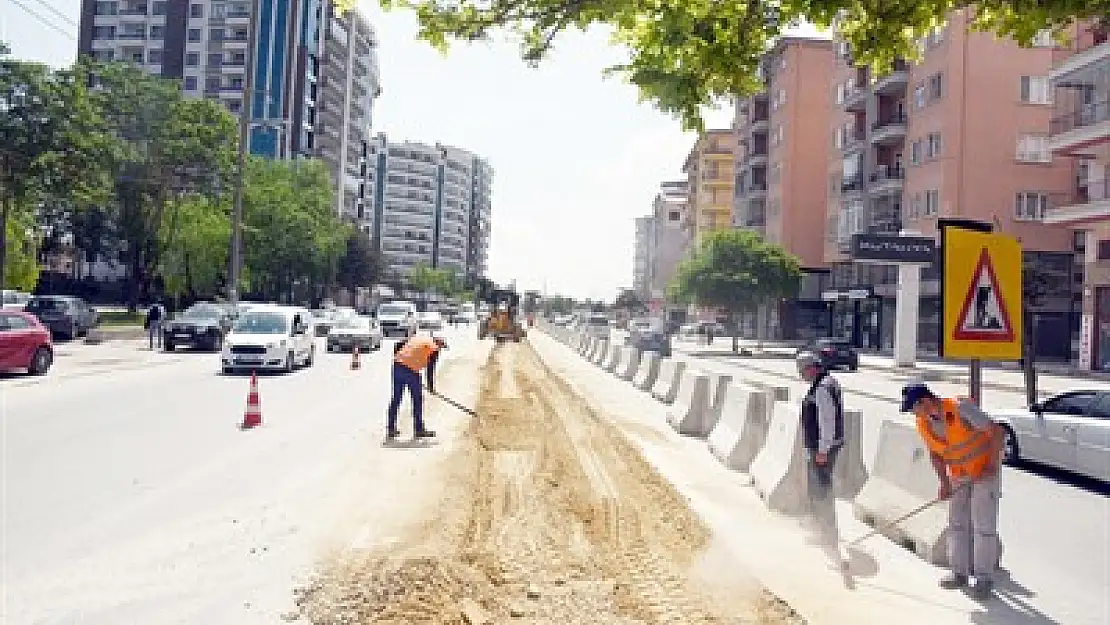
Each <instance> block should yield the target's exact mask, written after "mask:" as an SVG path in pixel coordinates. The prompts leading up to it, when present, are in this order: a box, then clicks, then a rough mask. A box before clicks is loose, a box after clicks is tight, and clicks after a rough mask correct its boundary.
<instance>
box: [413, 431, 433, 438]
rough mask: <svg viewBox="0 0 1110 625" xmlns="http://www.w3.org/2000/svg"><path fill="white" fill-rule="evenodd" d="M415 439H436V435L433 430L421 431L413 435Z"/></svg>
mask: <svg viewBox="0 0 1110 625" xmlns="http://www.w3.org/2000/svg"><path fill="white" fill-rule="evenodd" d="M412 437H413V438H435V437H436V433H435V431H433V430H420V431H419V432H416V433H414V434H413V435H412Z"/></svg>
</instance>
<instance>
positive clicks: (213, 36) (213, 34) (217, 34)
mask: <svg viewBox="0 0 1110 625" xmlns="http://www.w3.org/2000/svg"><path fill="white" fill-rule="evenodd" d="M208 40H209V41H223V40H224V29H222V28H209V29H208Z"/></svg>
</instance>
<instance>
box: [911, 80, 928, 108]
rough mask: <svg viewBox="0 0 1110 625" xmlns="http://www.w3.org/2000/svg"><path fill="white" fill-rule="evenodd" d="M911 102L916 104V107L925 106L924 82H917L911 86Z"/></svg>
mask: <svg viewBox="0 0 1110 625" xmlns="http://www.w3.org/2000/svg"><path fill="white" fill-rule="evenodd" d="M913 102H914V104H915V105H917V108H919V109H923V108H925V104H926V101H925V84H924V83H918V84H917V86H916V87H914V88H913Z"/></svg>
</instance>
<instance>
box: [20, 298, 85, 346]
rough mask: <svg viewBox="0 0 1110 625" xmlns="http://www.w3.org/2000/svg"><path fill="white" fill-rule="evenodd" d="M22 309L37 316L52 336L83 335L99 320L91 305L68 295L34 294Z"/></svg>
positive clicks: (67, 337)
mask: <svg viewBox="0 0 1110 625" xmlns="http://www.w3.org/2000/svg"><path fill="white" fill-rule="evenodd" d="M24 310H25V311H27V312H29V313H31V314H33V315H34V316H35V317H38V320H39V321H41V322H42V325H44V326H46V327H47V328H49V329H50V332H52V333H53V334H54V336H56V337H59V338H65V339H75V338H77V337H79V336H84V335H85V334H87V333H88V331H89V330H91V329H92V328H94V327H96V324H97V322H98V321H99V319H98V316H97V314H96V311H95V310H93V307H92V306H89V305H88V303H87V302H85V300H83V299H81V298H80V297H72V296H69V295H36V296H34V297H32V298H31V299H30V300H29V301H28V302H27V305H26V306H25V307H24Z"/></svg>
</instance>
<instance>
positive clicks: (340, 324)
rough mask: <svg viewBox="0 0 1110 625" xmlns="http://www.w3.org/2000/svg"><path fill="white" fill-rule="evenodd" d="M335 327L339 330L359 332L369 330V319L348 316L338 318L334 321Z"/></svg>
mask: <svg viewBox="0 0 1110 625" xmlns="http://www.w3.org/2000/svg"><path fill="white" fill-rule="evenodd" d="M335 327H336V328H338V329H340V330H357V331H360V332H369V331H370V320H369V319H367V318H366V317H350V318H347V319H340V320H339V321H337V322H336V324H335Z"/></svg>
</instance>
